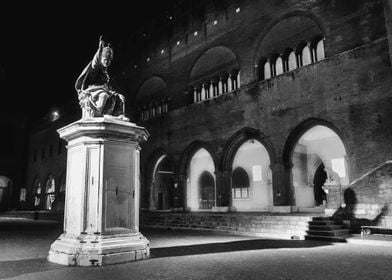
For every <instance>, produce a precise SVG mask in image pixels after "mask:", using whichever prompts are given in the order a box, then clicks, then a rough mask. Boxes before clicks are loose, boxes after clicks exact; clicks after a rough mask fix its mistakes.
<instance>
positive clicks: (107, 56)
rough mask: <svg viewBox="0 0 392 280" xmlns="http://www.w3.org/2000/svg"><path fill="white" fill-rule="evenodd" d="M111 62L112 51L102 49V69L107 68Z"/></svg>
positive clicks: (108, 48) (110, 49)
mask: <svg viewBox="0 0 392 280" xmlns="http://www.w3.org/2000/svg"><path fill="white" fill-rule="evenodd" d="M112 60H113V49H112V48H111V47H109V46H106V47H104V48H103V49H102V54H101V64H102V66H103V67H109V66H110V63H112Z"/></svg>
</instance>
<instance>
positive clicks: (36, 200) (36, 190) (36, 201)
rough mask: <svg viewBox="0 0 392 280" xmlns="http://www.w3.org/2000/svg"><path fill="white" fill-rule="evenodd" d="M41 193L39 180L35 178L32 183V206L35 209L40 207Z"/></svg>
mask: <svg viewBox="0 0 392 280" xmlns="http://www.w3.org/2000/svg"><path fill="white" fill-rule="evenodd" d="M41 195H42V187H41V181H40V180H39V179H35V180H34V184H33V206H34V208H35V209H40V207H41Z"/></svg>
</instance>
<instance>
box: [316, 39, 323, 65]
mask: <svg viewBox="0 0 392 280" xmlns="http://www.w3.org/2000/svg"><path fill="white" fill-rule="evenodd" d="M324 58H325V52H324V39H321V40H320V41H319V42H318V43H317V45H316V59H317V61H320V60H323V59H324Z"/></svg>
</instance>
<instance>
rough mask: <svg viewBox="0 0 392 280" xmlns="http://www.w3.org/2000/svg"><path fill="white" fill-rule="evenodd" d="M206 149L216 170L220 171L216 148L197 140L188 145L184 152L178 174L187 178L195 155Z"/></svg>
mask: <svg viewBox="0 0 392 280" xmlns="http://www.w3.org/2000/svg"><path fill="white" fill-rule="evenodd" d="M202 148H203V149H205V150H207V152H208V153H209V154H210V155H211V157H212V159H213V161H214V165H215V169H217V170H219V169H220V168H219V167H220V166H219V161H218V159H217V156H216V154H215V152H214V148H213V147H212V146H211V145H210V144H208V143H206V142H203V141H200V140H195V141H193V142H192V143H190V144H189V145H188V147H187V148H186V149H185V150H184V152H183V153H182V155H181V159H180V163H179V165H178V174H180V175H184V176H186V174H187V168H188V166H189V163H190V161H191V160H192V157H193V155H194V154H195V153H196V152H197V151H198V150H200V149H202Z"/></svg>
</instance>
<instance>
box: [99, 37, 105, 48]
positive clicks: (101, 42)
mask: <svg viewBox="0 0 392 280" xmlns="http://www.w3.org/2000/svg"><path fill="white" fill-rule="evenodd" d="M104 46H105V42H104V40H103V39H102V35H101V36H99V48H100V49H102V48H103V47H104Z"/></svg>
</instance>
